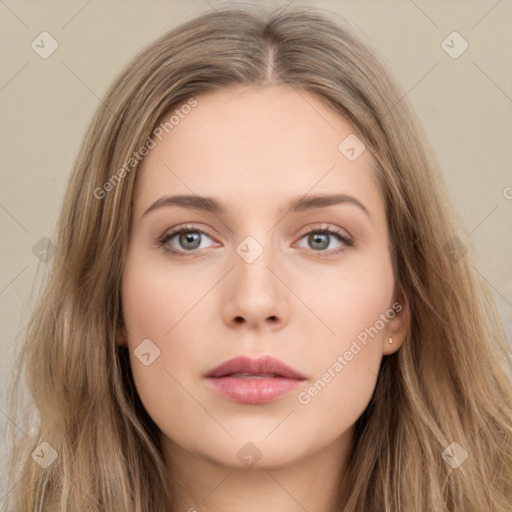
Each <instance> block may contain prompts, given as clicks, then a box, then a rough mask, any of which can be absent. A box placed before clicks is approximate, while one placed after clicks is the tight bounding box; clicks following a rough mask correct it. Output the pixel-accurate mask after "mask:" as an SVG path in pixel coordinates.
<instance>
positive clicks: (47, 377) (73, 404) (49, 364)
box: [9, 7, 512, 512]
mask: <svg viewBox="0 0 512 512" xmlns="http://www.w3.org/2000/svg"><path fill="white" fill-rule="evenodd" d="M466 247H470V243H469V240H468V238H467V235H465V233H464V231H463V229H462V227H461V224H460V223H459V221H458V220H457V217H456V214H455V212H454V210H453V208H452V206H451V204H450V201H449V198H448V196H447V192H446V189H445V186H444V184H443V181H442V178H441V173H440V171H439V168H438V165H437V162H436V160H435V157H434V156H433V154H432V152H431V150H430V148H429V145H428V143H427V142H426V140H425V138H424V136H423V135H422V132H421V129H420V128H419V126H418V123H417V121H416V118H415V116H414V114H413V112H412V110H411V108H410V106H409V105H408V103H407V101H406V99H405V98H404V97H403V94H402V93H401V92H400V90H399V88H398V87H397V85H396V84H395V83H394V82H393V81H392V79H391V78H390V77H389V75H388V74H387V72H386V71H385V70H384V68H383V66H382V64H381V63H380V62H379V61H378V60H377V58H376V57H375V56H374V55H373V54H372V53H371V51H370V50H369V49H368V48H366V47H365V46H364V45H363V44H362V43H361V42H360V41H359V40H357V38H356V37H355V36H353V35H352V34H351V33H349V32H348V31H347V30H346V29H345V28H343V27H340V26H338V25H337V24H336V23H334V22H333V21H331V20H330V19H329V17H328V16H327V15H325V14H323V13H321V12H319V11H317V10H312V9H308V8H299V7H295V8H288V9H283V10H278V11H274V12H273V13H270V14H264V13H259V12H258V11H257V10H256V9H252V8H247V7H245V8H242V7H239V8H223V9H218V10H216V11H215V12H211V13H208V14H205V15H202V16H200V17H198V18H196V19H194V20H192V21H190V22H188V23H185V24H183V25H181V26H179V27H177V28H175V29H174V30H172V31H170V32H169V33H167V34H165V35H164V36H163V37H161V38H160V39H159V40H157V41H156V42H154V43H153V44H152V45H150V46H149V47H148V48H146V49H145V50H144V51H143V52H142V53H141V54H140V55H138V56H137V57H136V58H135V59H134V60H133V61H132V62H131V63H130V64H129V65H128V66H127V67H126V69H125V70H124V71H123V72H122V73H121V75H120V76H119V77H118V78H117V79H116V80H115V82H114V84H113V85H112V86H111V88H110V89H109V91H108V92H107V94H106V96H105V98H104V100H103V102H102V104H101V106H100V107H99V109H98V111H97V113H96V116H95V118H94V120H93V122H92V124H91V127H90V128H89V131H88V133H87V135H86V138H85V140H84V143H83V145H82V148H81V151H80V154H79V155H78V158H77V161H76V165H75V169H74V172H73V175H72V178H71V181H70V183H69V186H68V190H67V193H66V199H65V204H64V206H63V210H62V213H61V217H60V222H59V227H58V233H57V240H56V253H55V256H54V261H53V267H52V271H51V274H50V276H49V281H48V285H47V288H46V291H45V293H44V295H43V297H42V298H41V300H40V302H39V304H38V307H37V308H36V310H35V312H34V314H33V316H32V318H31V320H30V322H29V324H28V327H27V334H26V341H25V344H24V347H23V349H22V354H21V358H20V365H19V371H18V374H19V376H21V375H23V374H25V375H26V378H27V383H28V387H29V391H30V394H31V400H32V401H33V404H34V406H35V408H36V409H37V417H38V418H39V423H38V424H37V425H36V426H35V427H34V428H33V435H32V436H28V435H27V437H24V436H23V435H22V436H21V439H17V440H16V445H15V448H14V450H13V452H12V453H13V455H12V461H11V466H12V469H11V475H12V479H13V485H14V484H17V485H16V486H15V489H14V490H13V491H12V492H11V493H10V496H9V497H10V498H11V500H12V502H13V503H14V505H13V510H20V511H21V510H23V511H27V510H34V508H35V509H36V510H55V511H65V510H66V511H67V510H81V511H84V510H104V511H119V510H123V511H128V510H133V511H157V510H158V511H160V510H161V511H169V510H173V511H175V510H189V511H192V510H211V511H213V510H215V511H217V510H222V511H230V510H244V511H256V510H278V509H279V510H280V511H281V512H282V511H288V510H290V511H291V510H294V511H295V510H311V511H313V510H315V511H329V512H330V511H340V510H343V511H345V512H353V511H354V512H355V511H362V510H364V511H382V510H386V511H398V510H400V511H415V512H417V511H425V512H426V511H429V512H430V511H432V510H436V511H442V510H446V511H465V512H468V511H475V512H476V511H482V510H495V511H503V512H505V511H509V510H510V508H511V506H512V489H511V482H512V453H511V442H510V440H511V431H510V425H511V418H512V413H511V409H510V404H511V398H512V393H511V386H510V375H509V374H507V371H506V368H507V366H506V365H507V363H509V362H510V352H509V348H508V346H507V344H506V340H505V337H504V334H503V329H502V326H501V324H500V320H499V318H498V316H497V313H496V310H495V308H494V305H493V302H492V299H491V297H490V295H489V293H488V291H487V290H486V288H485V286H484V284H483V283H482V280H481V279H480V278H479V275H478V272H477V271H476V269H475V267H474V264H473V262H472V259H471V252H470V251H467V250H466ZM14 397H15V395H14V394H13V399H12V401H13V404H16V398H14ZM13 414H14V413H13ZM13 417H14V416H13Z"/></svg>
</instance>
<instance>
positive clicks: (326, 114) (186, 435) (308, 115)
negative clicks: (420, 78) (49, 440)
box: [122, 86, 407, 467]
mask: <svg viewBox="0 0 512 512" xmlns="http://www.w3.org/2000/svg"><path fill="white" fill-rule="evenodd" d="M195 99H196V100H197V105H195V106H194V107H193V108H190V109H188V108H186V109H182V110H180V109H179V108H178V110H179V112H180V114H181V115H179V116H178V117H177V118H176V119H178V118H179V121H178V122H176V119H174V122H173V125H172V126H173V127H172V129H169V126H170V125H168V127H167V131H168V133H166V132H165V130H164V131H163V136H162V135H160V138H161V139H162V140H161V141H160V140H159V139H158V138H157V137H154V136H153V140H154V141H155V142H156V146H155V147H154V148H153V149H151V150H150V152H149V154H148V155H147V156H146V157H145V159H144V161H143V163H142V164H141V167H140V169H139V173H140V174H139V175H138V177H137V183H136V189H135V197H134V216H133V227H132V232H131V238H130V243H129V247H128V253H127V260H126V264H125V267H124V270H123V281H122V301H123V314H124V321H125V328H126V329H125V333H126V337H125V338H124V339H123V341H122V342H124V343H126V344H127V345H128V347H129V350H130V360H131V366H132V371H133V376H134V380H135V384H136V387H137V390H138V393H139V395H140V398H141V400H142V403H143V404H144V406H145V408H146V410H147V412H148V413H149V415H150V416H151V417H152V419H153V420H154V422H155V423H156V424H157V425H158V427H159V428H160V430H161V432H162V434H163V437H162V439H163V441H164V446H165V449H166V451H167V453H169V454H178V453H181V454H188V455H191V454H192V455H197V456H201V457H203V458H207V459H208V460H210V461H214V462H216V463H220V464H223V465H227V466H237V467H240V466H241V465H243V464H246V465H251V464H253V463H254V462H257V463H258V465H259V466H260V467H262V466H267V467H277V466H280V465H285V464H289V463H291V462H293V461H294V460H298V459H299V458H301V457H306V456H311V455H313V454H315V453H319V452H320V451H322V450H326V449H328V448H330V445H334V444H336V446H338V447H339V448H340V449H342V445H345V447H346V446H348V444H349V443H350V438H351V434H352V428H351V427H352V426H353V425H354V423H355V421H356V420H357V419H358V418H359V416H360V415H361V413H362V412H363V411H364V409H365V408H366V406H367V405H368V403H369V401H370V398H371V396H372V393H373V390H374V387H375V384H376V379H377V374H378V371H379V364H380V362H381V358H382V356H383V354H389V353H391V352H393V351H395V350H396V349H397V348H398V347H399V346H400V344H401V342H402V340H403V338H404V336H405V332H406V327H407V322H406V318H407V308H406V306H405V304H404V302H403V300H402V297H401V296H398V295H395V294H394V285H395V283H394V277H393V272H392V265H391V258H390V253H389V249H388V230H387V223H386V216H385V205H384V202H383V199H382V198H381V196H380V194H379V190H378V188H377V185H376V183H375V181H374V176H373V171H372V168H371V167H372V165H374V164H375V162H374V160H373V157H372V156H371V154H370V152H369V151H368V150H365V149H364V146H362V145H361V144H362V143H361V142H360V141H359V140H358V139H356V138H355V136H354V135H353V132H354V130H353V128H352V127H351V125H350V124H349V123H348V122H347V121H346V120H345V119H344V118H343V117H342V116H341V115H340V114H339V113H337V112H335V111H334V110H331V109H330V108H329V107H328V106H326V105H325V104H324V103H323V102H322V101H321V100H320V99H319V98H318V97H317V96H315V95H313V94H312V93H309V92H305V91H301V92H300V94H299V93H298V92H297V91H294V90H293V89H292V88H289V87H287V86H269V87H264V88H252V87H243V86H237V87H233V88H231V89H229V90H228V89H226V90H223V91H220V92H219V91H216V92H212V93H208V94H204V95H200V96H197V97H196V98H195ZM185 112H188V113H186V114H185ZM161 132H162V130H160V132H159V133H161ZM347 137H349V138H348V139H346V138H347ZM345 139H346V140H345ZM343 141H344V142H343ZM340 144H341V145H340ZM333 195H337V196H341V198H340V197H338V198H337V199H334V200H329V201H325V202H324V203H321V202H320V201H317V202H311V203H308V200H309V199H311V198H313V197H315V198H321V197H325V196H333ZM171 196H190V198H189V199H182V200H177V201H174V202H173V201H171V200H169V201H165V200H164V199H163V198H166V197H167V198H169V197H171ZM203 198H209V199H208V200H205V199H203ZM213 202H215V203H214V204H215V205H217V206H218V208H213V207H212V204H213ZM293 204H296V207H295V208H292V205H293ZM182 228H184V229H186V231H188V233H185V234H183V233H182V234H181V235H180V234H179V233H178V234H172V235H171V236H169V237H166V235H169V234H170V232H171V231H172V230H176V229H182ZM325 230H331V231H333V232H332V233H329V232H327V231H325ZM166 238H167V240H166V241H164V242H163V243H162V244H161V243H160V242H161V241H163V240H164V239H166ZM398 302H400V304H398ZM389 337H392V338H393V343H392V344H390V343H389ZM238 356H246V357H247V358H250V359H258V358H261V357H263V356H271V357H272V358H276V359H278V360H280V361H282V362H283V363H285V364H286V365H287V366H288V367H291V368H292V369H294V370H295V372H296V374H295V377H297V376H298V375H301V376H302V379H298V378H291V377H290V376H288V377H286V376H284V373H285V372H284V370H282V369H280V368H278V367H275V366H258V365H257V364H256V365H255V366H252V367H251V366H248V367H238V366H235V367H231V368H228V369H225V370H224V372H220V373H221V374H223V373H224V377H221V376H220V375H219V376H217V377H215V378H214V377H212V378H206V377H205V375H207V374H208V372H211V371H212V370H213V369H215V368H216V367H218V366H219V365H220V364H221V363H224V362H225V361H228V360H230V359H232V358H235V357H238ZM241 373H242V374H245V375H240V374H241ZM236 374H238V375H236ZM229 375H233V376H231V377H229ZM249 443H250V444H249ZM251 461H252V462H251Z"/></svg>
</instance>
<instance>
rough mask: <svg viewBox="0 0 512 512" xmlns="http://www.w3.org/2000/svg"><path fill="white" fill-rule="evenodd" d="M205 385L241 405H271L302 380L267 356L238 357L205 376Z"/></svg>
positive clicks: (289, 368)
mask: <svg viewBox="0 0 512 512" xmlns="http://www.w3.org/2000/svg"><path fill="white" fill-rule="evenodd" d="M205 379H206V382H207V384H208V385H209V386H210V387H211V388H212V389H213V390H214V391H216V392H217V393H219V394H220V395H221V396H223V397H225V398H227V399H228V400H232V401H235V402H240V403H244V404H253V405H256V404H265V403H269V402H273V401H274V400H277V399H278V398H280V397H282V396H284V395H286V394H287V393H289V392H290V391H292V390H294V389H296V388H297V387H299V386H300V385H301V384H302V383H303V381H304V380H306V377H305V376H304V375H302V374H301V373H299V372H298V371H296V370H294V369H293V368H291V367H290V366H288V365H286V364H285V363H283V362H282V361H280V360H279V359H275V358H274V357H271V356H262V357H260V358H258V359H251V358H250V357H246V356H239V357H235V358H233V359H230V360H228V361H225V362H224V363H222V364H221V365H219V366H217V367H216V368H214V369H213V370H211V371H210V372H208V373H207V374H206V375H205Z"/></svg>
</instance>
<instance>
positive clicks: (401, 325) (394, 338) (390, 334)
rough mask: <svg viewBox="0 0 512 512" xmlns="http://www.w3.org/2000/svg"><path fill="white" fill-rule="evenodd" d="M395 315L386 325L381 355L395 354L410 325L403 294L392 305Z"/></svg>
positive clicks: (408, 312)
mask: <svg viewBox="0 0 512 512" xmlns="http://www.w3.org/2000/svg"><path fill="white" fill-rule="evenodd" d="M392 309H393V311H395V315H394V317H393V318H391V319H390V320H389V322H388V324H387V329H386V333H385V336H384V339H383V343H382V353H383V355H389V354H393V353H394V352H396V351H397V350H398V349H399V348H400V347H401V346H402V344H403V342H404V340H405V338H406V336H407V332H408V331H409V324H410V310H409V303H408V301H407V299H406V298H405V296H404V295H403V293H401V294H400V296H399V297H398V299H397V300H396V301H395V302H394V303H393V307H392Z"/></svg>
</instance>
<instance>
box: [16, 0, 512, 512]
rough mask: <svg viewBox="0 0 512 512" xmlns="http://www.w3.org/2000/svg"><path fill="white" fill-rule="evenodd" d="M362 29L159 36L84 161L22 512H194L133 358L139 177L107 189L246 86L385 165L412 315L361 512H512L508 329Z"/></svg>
mask: <svg viewBox="0 0 512 512" xmlns="http://www.w3.org/2000/svg"><path fill="white" fill-rule="evenodd" d="M347 25H348V23H346V22H342V21H340V19H338V18H337V17H336V16H334V15H332V14H331V13H329V12H327V11H323V10H320V9H316V8H312V7H298V6H292V7H286V8H283V7H280V8H274V9H268V8H261V7H257V6H254V5H249V6H247V5H245V6H244V5H239V6H232V5H231V6H224V7H219V8H216V9H213V10H211V11H209V12H207V13H205V14H202V15H200V16H198V17H195V18H194V19H191V20H189V21H187V22H185V23H183V24H181V25H179V26H177V27H175V28H173V29H172V30H170V31H168V32H167V33H165V34H164V35H163V36H161V37H159V38H158V39H157V40H156V41H154V42H153V43H152V44H150V45H149V46H148V47H146V48H145V49H143V50H142V51H141V52H140V53H139V54H138V55H136V56H135V58H133V60H131V62H129V63H128V65H127V66H126V67H125V68H124V69H123V70H122V72H121V73H120V74H119V75H118V76H117V77H116V78H115V80H114V82H113V83H112V85H111V86H110V88H109V89H108V91H107V92H106V94H105V95H104V97H103V99H102V101H101V104H100V105H99V107H98V109H97V111H96V113H95V115H94V117H93V119H92V122H91V124H90V126H89V128H88V131H87V133H86V135H85V137H84V140H83V143H82V145H81V148H80V151H79V153H78V155H77V157H76V161H75V163H74V168H73V171H72V174H71V177H70V180H69V182H68V184H67V189H66V192H65V198H64V203H63V207H62V210H61V213H60V217H59V221H58V224H57V228H56V232H55V236H54V240H53V241H54V244H55V251H54V256H53V259H52V260H51V267H50V268H49V270H48V276H47V278H46V279H45V283H44V286H43V289H42V292H41V293H40V297H38V300H37V304H36V306H35V307H34V309H33V311H32V312H31V316H30V318H29V320H28V322H27V324H26V328H25V330H24V332H23V333H22V343H21V348H20V351H19V359H18V360H17V365H16V369H15V371H14V372H13V381H12V382H13V384H12V386H11V391H10V395H9V396H10V400H9V405H10V408H9V411H10V412H9V417H10V418H11V419H12V422H8V425H9V431H10V432H9V433H10V437H9V439H10V440H11V442H10V445H9V447H10V449H9V453H10V459H9V465H8V476H9V484H8V489H9V490H10V491H9V493H8V497H7V501H8V505H7V510H9V511H11V510H12V511H16V512H18V511H19V512H29V511H34V510H45V511H49V510H51V511H56V512H69V511H71V510H73V511H80V512H85V511H89V510H90V511H98V510H102V511H104V512H120V511H124V512H157V511H161V512H164V511H165V512H169V511H174V510H176V503H175V499H174V497H173V495H172V493H171V491H170V490H169V485H168V482H169V475H168V468H167V467H166V464H165V461H164V459H163V456H162V451H161V447H160V444H159V435H158V429H157V427H156V425H155V424H154V423H153V422H152V420H151V418H150V417H149V416H148V414H147V412H146V411H145V409H144V407H143V406H142V403H141V401H140V399H139V397H138V395H137V392H136V389H135V386H134V383H133V378H132V375H131V370H130V363H129V357H128V356H129V354H128V353H127V352H126V351H127V348H126V347H122V346H119V345H118V344H117V343H116V336H117V334H118V332H119V328H120V325H121V324H122V321H123V318H122V307H121V294H120V289H121V275H122V269H123V264H124V261H125V254H126V248H127V243H128V240H129V236H130V229H131V218H132V198H133V191H134V184H135V179H136V176H137V168H138V166H139V162H135V165H131V166H129V167H128V168H126V167H125V172H124V173H123V177H122V180H120V181H119V182H116V183H115V186H112V187H109V191H108V193H105V194H103V193H102V197H101V198H100V197H98V193H96V194H95V193H94V191H95V190H96V191H97V190H99V189H103V190H104V189H105V187H104V185H105V183H107V182H109V180H111V179H112V176H113V175H115V174H116V172H117V171H118V170H119V169H122V168H123V166H125V165H126V162H127V161H129V159H130V158H132V157H133V154H134V152H137V150H138V149H139V148H141V147H143V146H144V145H145V144H146V143H147V141H148V137H150V135H151V134H152V132H153V130H154V129H155V127H156V126H157V125H158V123H159V121H160V120H161V119H163V118H164V116H165V115H168V114H169V113H170V112H172V110H173V109H175V108H176V107H177V106H179V105H181V104H183V103H185V102H187V101H188V100H189V99H190V98H192V97H193V98H198V97H199V96H200V94H201V93H203V92H210V91H215V90H220V89H223V88H225V87H229V86H231V85H237V84H244V85H256V86H265V85H276V84H277V85H279V84H282V85H287V86H290V87H292V88H294V89H295V90H296V91H297V92H298V93H300V92H301V91H307V92H310V93H313V94H315V95H317V96H318V97H319V98H321V99H322V100H323V101H325V102H326V103H327V104H328V105H330V106H331V107H333V108H334V109H336V110H337V111H338V112H339V114H340V115H342V116H344V117H345V118H346V119H347V120H348V121H349V122H350V123H351V125H352V126H353V127H354V131H355V133H357V136H358V137H359V138H360V139H361V140H362V141H363V142H364V144H365V146H366V148H367V150H368V151H370V152H371V154H372V155H373V156H374V158H375V161H376V162H377V169H376V171H377V173H376V176H377V180H378V186H379V191H380V193H381V194H382V197H383V199H384V201H385V206H386V218H387V223H388V226H389V234H390V238H389V244H390V246H389V250H390V253H391V255H392V262H393V271H394V277H395V282H396V284H397V286H399V287H400V289H401V291H402V292H403V294H404V297H405V298H406V300H407V304H408V307H409V310H410V314H411V317H410V325H409V329H408V332H407V335H406V338H405V341H404V343H403V345H402V346H401V347H400V349H399V350H398V351H396V352H395V353H394V354H392V355H389V356H384V358H383V360H382V363H381V367H380V371H379V375H378V380H377V384H376V388H375V391H374V394H373V396H372V399H371V401H370V403H369V405H368V407H367V408H366V410H365V411H364V413H363V414H362V416H361V417H360V418H359V419H358V420H357V423H356V429H355V437H354V442H353V445H352V447H351V451H350V453H349V461H348V469H347V474H346V475H345V478H344V480H343V482H340V483H339V491H340V496H341V495H342V494H343V495H344V496H346V497H347V500H348V501H347V502H346V505H345V508H344V509H343V510H344V512H361V511H365V512H382V511H386V512H397V511H401V512H409V511H410V512H420V511H422V512H432V511H436V512H443V511H450V512H482V511H495V512H510V511H511V510H512V443H511V439H512V435H511V428H512V427H511V425H512V411H511V405H512V391H511V376H510V368H511V366H512V365H511V355H510V347H509V345H508V343H507V341H506V338H505V334H504V330H503V326H502V323H501V321H500V318H499V316H498V314H497V311H496V308H495V305H494V303H493V299H492V297H491V295H490V293H489V291H488V289H487V288H486V285H485V283H484V281H483V279H482V277H481V276H480V274H479V272H478V271H477V269H476V267H475V263H474V257H473V250H472V244H471V240H470V239H469V235H468V234H467V233H466V232H465V230H464V228H463V226H462V223H461V221H460V220H459V218H458V216H457V213H456V212H455V211H454V208H453V206H452V204H451V201H450V198H449V195H448V193H447V190H446V186H445V184H444V181H443V178H442V172H441V170H440V168H439V164H438V162H437V160H436V157H435V155H434V154H433V151H432V149H431V148H430V146H429V143H428V141H427V140H426V137H425V135H424V133H423V130H422V128H421V126H420V123H419V121H418V119H417V117H416V115H415V114H414V112H413V109H412V108H411V106H410V104H409V102H408V100H407V97H405V94H404V92H403V91H402V89H401V87H400V86H399V85H398V84H397V83H396V82H395V80H394V79H393V78H392V77H391V76H390V74H389V72H388V71H387V69H386V67H385V65H384V64H383V59H382V58H381V57H380V56H378V54H377V52H376V51H375V50H372V49H371V48H370V47H369V46H368V44H367V43H364V42H363V40H362V39H360V38H359V36H356V35H355V33H354V31H353V30H352V29H349V28H348V27H347ZM171 136H172V134H171ZM340 142H341V141H340ZM132 163H133V162H132ZM454 247H455V248H458V250H456V251H454V250H452V249H453V248H454ZM462 248H464V249H462ZM15 425H16V426H15ZM42 442H46V443H48V444H49V445H50V446H51V447H52V448H53V449H54V450H55V452H56V454H57V458H56V459H55V461H54V462H53V463H52V464H51V465H49V466H48V467H47V468H44V467H41V465H40V464H37V463H36V462H35V461H34V458H33V457H32V456H31V454H33V452H34V450H36V448H37V447H38V446H39V445H40V444H41V443H42ZM454 442H456V443H458V445H460V447H462V448H463V450H465V452H466V453H467V459H466V460H464V462H463V463H462V464H461V465H460V466H459V467H457V468H453V467H451V465H450V464H448V463H447V462H446V460H445V458H443V453H446V452H445V450H446V449H448V450H450V448H449V447H450V446H452V447H453V445H452V443H454ZM340 464H341V461H340ZM340 510H341V509H340Z"/></svg>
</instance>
